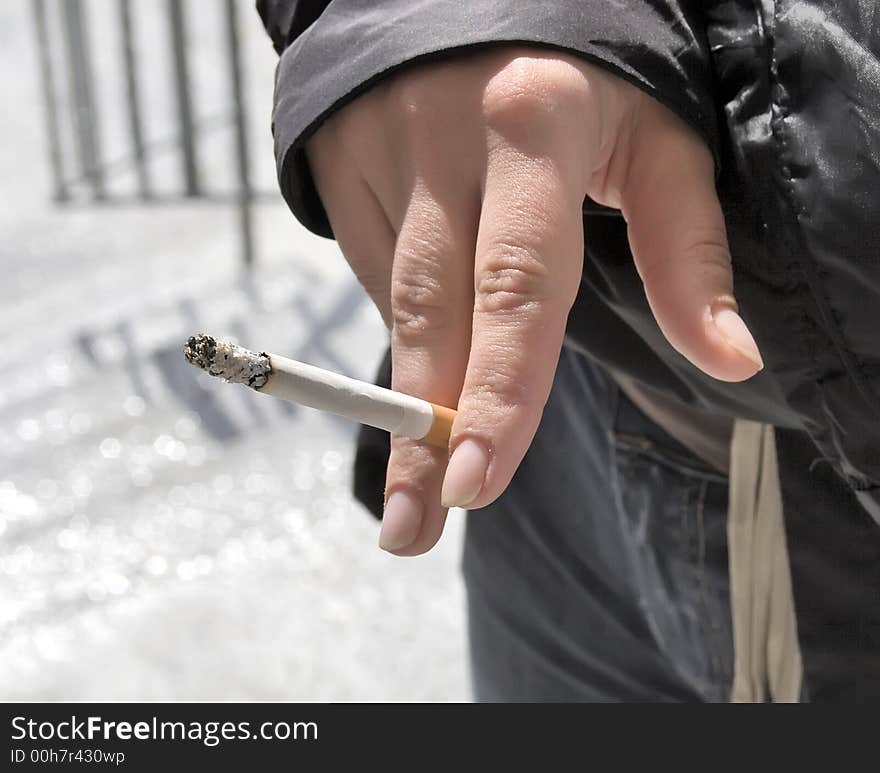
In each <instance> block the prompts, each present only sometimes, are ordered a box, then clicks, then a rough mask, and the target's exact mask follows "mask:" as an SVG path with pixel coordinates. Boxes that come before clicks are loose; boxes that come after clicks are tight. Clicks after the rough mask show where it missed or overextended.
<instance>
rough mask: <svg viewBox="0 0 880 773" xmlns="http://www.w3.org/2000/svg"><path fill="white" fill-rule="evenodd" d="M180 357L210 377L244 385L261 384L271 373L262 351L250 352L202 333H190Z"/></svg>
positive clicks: (256, 386)
mask: <svg viewBox="0 0 880 773" xmlns="http://www.w3.org/2000/svg"><path fill="white" fill-rule="evenodd" d="M183 356H184V357H186V360H187V362H189V363H190V364H191V365H195V366H196V367H199V368H201V369H202V370H206V371H208V373H210V374H211V375H212V376H218V377H219V378H222V379H225V380H226V381H231V382H232V383H233V384H247V386H249V387H251V388H252V389H260V387H263V386H265V384H266V382H267V381H268V380H269V374H270V373H271V372H272V365H271V363H270V361H269V355H268V354H266V352H259V353H257V352H252V351H251V350H250V349H245V348H244V347H243V346H238V345H236V344H233V343H230V342H228V341H218V340H217V339H216V338H214V336H209V335H205V334H204V333H198V334H197V335H194V336H190V339H189V340H188V341H187V342H186V346H184V347H183Z"/></svg>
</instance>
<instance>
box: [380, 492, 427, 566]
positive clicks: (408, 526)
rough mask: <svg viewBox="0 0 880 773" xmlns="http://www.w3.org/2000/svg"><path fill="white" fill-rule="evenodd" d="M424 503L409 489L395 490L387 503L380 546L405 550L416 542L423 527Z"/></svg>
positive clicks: (384, 548)
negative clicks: (408, 490)
mask: <svg viewBox="0 0 880 773" xmlns="http://www.w3.org/2000/svg"><path fill="white" fill-rule="evenodd" d="M423 512H424V510H423V508H422V503H421V502H420V501H419V500H418V499H416V497H415V496H413V495H412V494H410V493H409V492H407V491H395V492H394V493H393V494H392V495H391V496H390V497H388V501H387V502H386V503H385V512H384V513H383V514H382V528H381V530H380V531H379V547H380V548H382V550H388V551H392V550H403V548H406V547H409V546H410V545H412V543H413V542H415V539H416V537H418V536H419V530H420V529H421V528H422V513H423Z"/></svg>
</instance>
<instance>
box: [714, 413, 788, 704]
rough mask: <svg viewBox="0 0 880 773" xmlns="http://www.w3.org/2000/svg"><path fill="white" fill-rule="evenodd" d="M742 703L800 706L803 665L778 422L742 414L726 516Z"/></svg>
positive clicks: (736, 686) (734, 693) (736, 685)
mask: <svg viewBox="0 0 880 773" xmlns="http://www.w3.org/2000/svg"><path fill="white" fill-rule="evenodd" d="M727 538H728V554H729V563H730V605H731V611H732V614H733V645H734V653H735V655H734V678H733V688H732V690H731V697H730V699H731V701H733V702H735V703H765V702H767V701H772V702H774V703H796V702H797V701H798V700H799V698H800V693H801V680H802V678H803V668H802V664H801V653H800V647H799V646H798V639H797V620H796V618H795V611H794V600H793V598H792V593H791V573H790V569H789V564H788V549H787V547H786V542H785V527H784V524H783V520H782V494H781V491H780V484H779V468H778V465H777V460H776V438H775V435H774V432H773V427H772V426H771V425H769V424H758V423H756V422H753V421H746V420H743V419H737V420H736V422H735V423H734V427H733V437H732V439H731V445H730V500H729V508H728V520H727Z"/></svg>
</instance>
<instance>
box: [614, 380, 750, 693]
mask: <svg viewBox="0 0 880 773" xmlns="http://www.w3.org/2000/svg"><path fill="white" fill-rule="evenodd" d="M613 443H614V449H613V454H614V456H613V465H612V478H613V480H612V483H613V488H614V492H615V493H614V496H615V497H616V499H617V511H618V514H619V515H618V517H619V519H620V527H621V530H622V531H623V533H624V539H625V541H626V542H627V544H628V546H629V550H630V551H631V552H632V559H633V560H632V565H633V566H634V567H635V568H636V570H635V577H634V582H635V584H636V586H637V587H636V591H637V593H638V596H639V600H640V601H639V603H640V606H641V608H642V611H643V613H644V615H645V618H646V620H647V621H648V624H649V627H650V629H651V632H652V636H653V637H654V640H655V644H656V646H657V647H658V648H659V649H660V650H661V651H662V652H663V653H664V655H665V656H667V657H668V658H669V660H670V662H672V663H674V664H675V667H676V670H677V671H678V672H679V674H680V675H681V677H682V678H683V679H685V680H687V681H688V682H689V683H690V684H692V686H693V687H694V689H696V690H698V691H699V692H700V694H702V695H703V696H704V697H705V698H706V699H708V700H727V693H728V691H729V689H730V680H731V678H732V667H733V643H732V631H731V620H730V583H729V578H728V567H727V497H728V486H727V478H726V477H725V476H723V475H722V474H721V473H719V472H717V471H716V470H714V469H712V468H711V467H709V466H708V464H706V463H705V462H703V461H702V460H701V459H699V458H698V457H696V456H695V455H694V454H692V453H691V452H689V451H688V450H687V449H686V448H685V447H684V446H681V445H680V444H679V443H678V442H677V441H676V440H675V439H674V438H672V437H671V436H669V435H668V434H667V433H665V431H664V430H662V428H660V427H659V426H657V425H656V424H654V423H653V422H651V420H650V419H648V418H647V417H646V416H645V415H644V414H642V413H641V412H640V411H639V410H638V408H636V406H635V405H633V404H632V403H631V402H630V401H629V400H628V398H627V397H626V396H625V395H624V394H623V393H620V401H619V405H618V410H617V416H616V421H615V427H614V438H613Z"/></svg>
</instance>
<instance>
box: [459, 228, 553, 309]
mask: <svg viewBox="0 0 880 773" xmlns="http://www.w3.org/2000/svg"><path fill="white" fill-rule="evenodd" d="M552 284H553V283H552V277H551V276H550V272H549V270H548V268H547V265H546V264H545V263H544V262H543V261H541V260H540V259H539V258H538V257H536V256H535V255H534V254H533V253H532V252H531V251H530V250H528V249H527V248H525V247H522V246H518V245H511V244H502V245H498V246H497V247H496V248H495V249H494V250H493V251H492V253H491V254H490V255H488V256H487V257H486V259H485V263H484V265H483V267H481V269H480V272H479V274H478V276H477V278H476V282H475V286H474V309H475V311H478V312H481V313H488V314H498V313H512V312H524V311H527V310H529V309H532V308H534V307H536V306H540V305H542V304H543V303H544V302H545V301H547V300H548V299H549V297H550V295H551V292H552V289H553V288H552Z"/></svg>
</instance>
